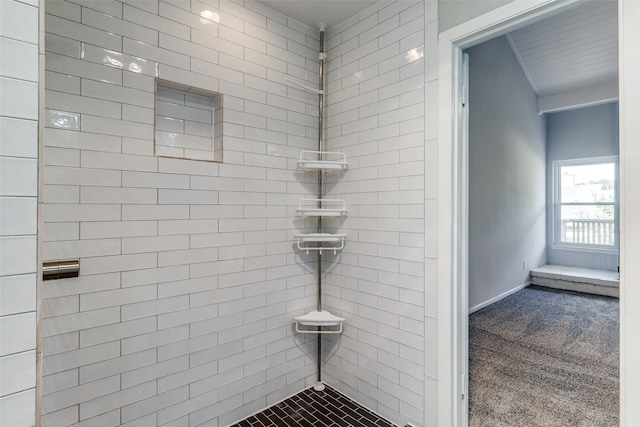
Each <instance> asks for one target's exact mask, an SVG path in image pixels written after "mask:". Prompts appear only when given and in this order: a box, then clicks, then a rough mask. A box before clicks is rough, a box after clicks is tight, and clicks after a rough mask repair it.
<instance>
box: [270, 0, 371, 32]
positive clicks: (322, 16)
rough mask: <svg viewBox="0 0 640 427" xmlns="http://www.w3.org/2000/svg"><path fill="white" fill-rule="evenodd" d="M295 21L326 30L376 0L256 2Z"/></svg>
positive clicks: (271, 0) (280, 0)
mask: <svg viewBox="0 0 640 427" xmlns="http://www.w3.org/2000/svg"><path fill="white" fill-rule="evenodd" d="M257 1H258V3H262V4H264V5H265V6H269V7H270V8H272V9H275V10H277V11H278V12H280V13H283V14H285V15H287V16H289V17H291V18H293V19H295V20H297V21H300V22H302V23H303V24H307V25H308V26H310V27H312V28H316V27H317V25H318V23H320V22H323V23H325V24H327V27H328V28H331V27H333V26H335V25H338V24H340V23H342V22H344V21H346V20H347V19H349V18H351V17H352V16H354V15H357V14H358V13H360V12H361V11H363V10H365V9H366V8H368V7H369V6H371V5H372V4H375V3H377V2H378V0H257Z"/></svg>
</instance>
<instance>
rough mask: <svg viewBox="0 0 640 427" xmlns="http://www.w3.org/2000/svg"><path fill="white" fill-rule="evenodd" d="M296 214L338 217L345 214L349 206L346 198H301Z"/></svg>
mask: <svg viewBox="0 0 640 427" xmlns="http://www.w3.org/2000/svg"><path fill="white" fill-rule="evenodd" d="M319 206H322V207H319ZM296 214H298V215H299V216H316V217H317V216H322V217H338V216H345V215H346V214H347V208H346V205H345V203H344V200H341V199H301V200H300V203H299V204H298V209H296Z"/></svg>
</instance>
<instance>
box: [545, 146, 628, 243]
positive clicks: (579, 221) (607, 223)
mask: <svg viewBox="0 0 640 427" xmlns="http://www.w3.org/2000/svg"><path fill="white" fill-rule="evenodd" d="M617 177H618V158H617V156H612V157H598V158H592V159H579V160H563V161H556V162H554V183H555V194H554V234H555V244H556V245H559V246H573V247H576V248H579V247H582V248H591V249H603V250H606V249H609V250H611V249H617V247H618V233H617V230H618V226H617V224H618V178H617Z"/></svg>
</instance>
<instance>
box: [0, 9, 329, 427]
mask: <svg viewBox="0 0 640 427" xmlns="http://www.w3.org/2000/svg"><path fill="white" fill-rule="evenodd" d="M5 3H6V2H5V1H4V0H3V1H2V4H3V5H4V4H5ZM15 3H16V5H18V6H20V7H23V6H22V3H17V2H15ZM44 4H45V8H46V22H45V30H46V35H45V41H46V43H45V45H46V78H45V89H46V93H45V99H46V117H45V127H46V128H45V134H44V144H45V146H46V147H45V148H46V152H45V154H46V155H45V156H44V164H45V165H44V184H45V188H44V192H43V194H42V197H43V200H44V201H45V203H44V207H43V217H44V230H43V241H44V242H43V250H44V256H45V258H48V259H58V258H80V277H78V278H71V279H61V280H56V281H47V282H45V283H44V284H43V288H42V303H43V307H42V336H43V338H42V350H43V355H44V357H43V387H42V394H43V396H42V426H43V427H51V426H67V425H76V424H77V425H101V426H102V425H104V426H108V425H127V426H156V425H167V426H169V425H170V426H176V427H177V426H196V425H207V426H218V425H219V426H224V425H228V424H230V423H232V422H234V421H236V420H238V419H241V418H244V417H245V416H247V415H250V414H251V413H254V412H255V411H257V410H260V409H262V408H264V407H266V406H268V405H270V404H272V403H275V402H277V401H279V400H282V399H283V398H285V397H287V396H289V395H291V394H293V393H296V392H298V391H300V390H302V389H303V388H305V387H307V386H309V385H310V384H311V383H313V382H314V381H315V369H316V365H315V339H313V338H308V337H306V336H296V335H294V334H293V330H292V328H291V322H292V319H293V317H294V316H296V315H300V314H303V313H304V312H305V311H306V310H308V309H310V308H311V307H313V306H314V303H315V298H316V288H315V279H314V272H315V267H314V265H315V264H314V261H315V258H314V257H311V256H306V255H304V254H300V253H296V252H295V251H294V245H293V235H294V234H296V233H298V232H300V230H306V229H310V227H311V224H307V223H305V222H304V221H302V220H297V219H295V209H296V207H297V202H298V199H300V198H302V197H307V196H309V194H313V193H315V177H314V176H313V175H312V174H309V175H308V176H307V175H305V174H304V173H299V172H296V170H295V164H296V159H297V157H298V155H299V152H300V150H302V149H314V148H315V147H316V146H317V141H316V139H315V135H317V120H316V119H315V118H314V115H315V114H317V96H314V95H312V94H307V93H304V92H301V91H300V90H298V89H296V88H290V87H288V86H287V85H286V84H285V80H284V77H285V74H291V75H293V76H295V77H297V78H300V79H303V80H308V81H311V82H315V81H317V78H318V74H317V73H318V71H317V69H318V63H317V53H314V52H317V45H318V34H317V30H316V29H312V28H308V27H306V26H304V25H301V24H300V23H298V22H295V21H292V20H290V19H288V18H287V17H285V16H283V15H279V14H277V13H276V12H273V11H270V10H269V9H267V8H265V7H263V6H261V5H259V4H258V3H255V2H253V1H250V0H247V1H240V2H238V1H229V0H213V1H209V0H207V1H202V2H201V1H198V0H193V1H167V2H165V1H157V0H123V1H117V0H113V1H95V0H69V1H65V0H47V1H46V2H45V3H44ZM18 29H19V28H18ZM3 46H4V45H3ZM26 54H27V52H26V51H25V55H26ZM156 76H157V77H159V78H160V79H162V80H165V81H172V82H175V83H178V84H182V85H188V86H193V87H197V88H201V89H204V90H207V91H210V92H214V93H220V94H222V96H223V98H224V126H223V127H216V128H215V130H214V135H213V136H212V135H211V134H210V133H211V131H210V129H204V128H203V123H206V124H207V126H209V125H210V122H211V116H210V113H211V112H210V111H209V119H204V118H203V119H202V120H192V116H191V115H187V116H185V117H183V116H180V115H179V114H178V113H180V112H179V111H178V112H176V111H173V113H172V114H161V117H159V118H157V117H156V113H155V112H154V110H155V107H156V105H155V98H154V79H155V77H156ZM12 78H13V77H12ZM3 88H4V86H3ZM3 92H4V91H3ZM164 95H166V93H165V94H164ZM188 98H189V97H186V98H184V99H183V102H182V104H184V107H185V108H187V107H189V108H191V107H192V102H195V103H196V104H198V102H196V101H198V100H197V99H195V98H194V99H188ZM158 99H159V101H160V102H162V100H163V99H164V98H163V93H162V92H161V93H159V97H158ZM3 105H4V104H3ZM17 107H18V106H16V108H17ZM3 111H4V110H3ZM20 111H24V113H25V114H27V113H29V114H30V110H29V108H23V107H22V106H20ZM198 111H204V110H198ZM191 112H196V113H197V111H196V109H194V110H193V111H191ZM169 119H173V120H169ZM3 120H5V119H4V118H3ZM7 120H9V119H7ZM11 120H13V119H11ZM207 120H209V121H208V122H207ZM217 120H219V118H218V119H216V118H214V121H217ZM154 121H156V123H157V128H156V131H158V132H172V133H177V134H180V135H185V136H186V135H189V138H184V141H182V143H181V145H180V147H179V149H180V150H182V151H181V153H180V155H179V156H180V157H188V158H193V157H194V154H193V152H192V151H198V150H200V151H207V152H209V153H210V154H211V153H213V154H214V157H215V158H216V159H218V158H219V157H221V156H222V154H221V153H220V152H219V147H218V146H217V145H216V143H215V142H216V140H217V139H219V137H224V144H225V146H224V163H215V162H206V161H195V160H184V159H176V158H166V157H158V156H155V155H154V139H155V138H156V135H155V133H156V131H154ZM3 123H4V122H3ZM22 125H23V123H22V122H20V126H22ZM3 129H4V126H3ZM14 129H23V130H22V131H23V132H27V133H28V132H31V129H30V128H29V127H28V126H22V127H14ZM3 132H4V130H3ZM16 132H17V130H16ZM219 132H221V133H219ZM162 138H163V135H162V134H161V135H160V138H159V140H160V141H162V140H163V139H162ZM212 139H213V141H212ZM3 140H4V136H3ZM156 143H157V141H156ZM203 144H204V145H203ZM205 146H206V147H205ZM157 147H158V146H157V145H156V150H157ZM167 147H169V145H167ZM203 147H204V148H205V149H203ZM173 148H175V147H173ZM22 149H23V152H25V153H29V151H28V150H27V149H26V147H22ZM33 152H34V153H35V150H33ZM162 154H163V155H165V154H168V155H173V154H171V153H162ZM196 154H197V153H196ZM18 157H21V158H19V159H17V160H15V162H22V163H20V167H21V168H23V169H21V170H23V171H24V173H25V174H27V173H28V174H30V173H31V169H30V164H29V163H28V161H29V160H30V157H29V156H25V155H24V154H21V155H20V156H18ZM31 158H33V156H31ZM199 158H200V157H199ZM208 160H210V159H208ZM3 161H4V158H3ZM34 163H35V162H34ZM17 166H18V165H17V164H16V167H17ZM3 170H4V167H3ZM32 182H33V178H32V177H31V175H28V176H27V175H25V178H24V179H22V180H20V181H19V182H17V181H16V182H12V183H11V184H6V186H7V189H11V191H14V190H15V191H17V190H20V191H22V192H24V193H25V194H19V195H14V194H10V195H8V196H12V197H14V196H25V197H26V196H29V197H32V196H34V195H35V193H34V192H33V190H34V189H32ZM4 186H5V184H4V181H3V189H4ZM8 203H9V204H11V205H15V204H16V203H22V201H21V200H13V199H12V200H11V201H9V202H8ZM2 218H3V221H4V220H5V219H4V218H5V217H4V215H3V217H2ZM25 218H26V217H25V216H21V217H16V218H15V219H14V220H13V221H14V222H15V226H14V227H16V229H18V228H19V229H23V230H25V232H24V233H25V234H27V235H29V234H31V233H33V234H34V233H35V230H34V229H33V228H32V227H31V225H30V224H29V223H28V222H27V221H26V219H25ZM23 237H25V236H11V239H14V240H12V241H11V242H9V241H7V245H8V246H7V247H9V246H10V247H11V248H16V249H15V250H18V249H20V250H24V251H31V250H33V249H32V245H31V241H30V240H28V239H23ZM18 238H19V239H22V240H18ZM33 241H34V242H35V237H33ZM3 242H4V241H3ZM12 250H13V249H12ZM3 258H4V249H3ZM11 268H14V269H18V268H19V269H21V270H20V272H16V275H18V274H23V273H24V274H25V275H27V274H28V273H30V274H31V276H29V277H31V280H35V279H34V278H33V270H31V271H24V272H22V270H24V269H25V268H26V267H24V268H23V266H22V263H19V262H12V263H11ZM15 277H18V276H15ZM12 278H13V276H12ZM15 280H18V279H15ZM2 286H3V292H4V289H5V287H6V289H14V288H17V286H18V283H17V282H15V281H14V280H12V281H11V282H6V285H5V282H4V280H3V282H2ZM3 296H4V295H3ZM29 298H30V295H22V294H20V295H17V294H16V302H15V306H16V307H18V306H20V307H21V306H24V305H25V304H26V301H27V300H28V299H29ZM3 307H4V298H3ZM27 308H28V307H27ZM25 310H26V309H25ZM31 310H32V308H31ZM27 311H28V310H27ZM30 315H31V314H29V313H27V314H23V313H21V314H20V316H30ZM32 317H33V319H32V320H35V314H33V316H32ZM14 320H15V321H24V322H26V323H28V322H29V321H30V320H29V319H28V318H25V319H23V318H22V317H18V316H16V317H15V319H14ZM18 342H19V343H21V346H22V347H24V349H22V347H21V348H20V349H16V351H21V352H24V355H25V359H23V360H18V359H11V361H10V362H8V363H11V366H17V365H19V364H20V363H23V364H24V363H27V358H29V357H31V358H32V357H33V351H32V349H33V345H32V343H29V342H25V343H22V342H21V341H16V343H18ZM22 344H24V345H22ZM13 391H15V392H16V393H14V394H12V395H11V396H13V397H14V398H13V400H12V402H13V401H16V402H17V401H18V397H19V396H18V395H19V393H17V392H18V390H13V389H12V392H13ZM3 409H4V407H3ZM3 425H4V423H3ZM7 425H18V424H12V423H9V424H7Z"/></svg>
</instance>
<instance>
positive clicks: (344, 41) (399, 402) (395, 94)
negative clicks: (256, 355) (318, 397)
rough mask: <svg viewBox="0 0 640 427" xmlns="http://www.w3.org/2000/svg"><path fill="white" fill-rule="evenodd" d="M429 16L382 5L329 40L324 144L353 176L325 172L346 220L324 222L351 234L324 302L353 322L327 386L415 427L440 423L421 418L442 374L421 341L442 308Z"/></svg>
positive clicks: (418, 9)
mask: <svg viewBox="0 0 640 427" xmlns="http://www.w3.org/2000/svg"><path fill="white" fill-rule="evenodd" d="M426 3H429V2H426ZM424 8H425V2H421V1H397V2H380V3H379V4H377V5H374V6H372V7H371V8H369V9H367V10H365V11H364V12H361V13H360V14H359V15H357V16H356V17H354V18H352V19H350V20H349V21H347V22H345V23H344V24H342V25H340V26H338V27H336V28H330V29H329V30H328V40H327V45H328V47H329V49H328V63H327V69H328V78H327V80H328V81H327V91H328V96H327V119H326V122H327V127H328V129H327V134H328V139H327V146H328V149H330V150H335V151H342V152H344V153H346V154H347V156H348V159H349V170H348V171H346V172H345V173H344V174H342V175H340V176H337V175H336V176H334V175H328V176H327V178H328V179H327V184H326V189H327V193H328V195H329V197H335V198H341V199H344V200H345V202H346V204H347V207H348V209H349V213H348V216H347V217H346V218H344V219H332V220H330V221H326V223H327V225H328V226H329V227H330V228H332V229H333V230H336V231H337V232H340V233H346V234H347V235H348V242H347V244H346V246H345V249H344V250H343V251H342V253H341V254H339V255H337V256H333V255H332V254H330V255H327V256H325V257H324V264H325V266H324V270H325V271H327V274H326V276H325V277H326V285H325V288H324V289H325V292H326V296H325V305H326V306H327V308H328V309H330V310H331V311H332V312H333V313H334V314H337V315H339V316H342V317H345V318H346V319H347V321H346V322H345V329H344V333H343V334H342V336H337V337H336V336H329V338H327V339H325V340H324V341H323V345H324V354H325V358H326V365H324V378H325V380H327V381H328V382H329V384H331V385H332V386H333V387H335V388H337V389H338V390H341V391H342V392H343V393H345V394H346V395H347V396H349V397H351V398H353V399H354V400H356V401H358V402H359V403H361V404H363V405H365V406H367V407H368V408H370V409H372V410H373V411H375V412H377V413H379V414H381V415H382V416H384V417H386V418H388V419H389V420H391V421H393V422H395V423H397V424H398V425H405V424H406V423H407V422H410V423H411V424H413V425H416V426H422V425H434V424H432V423H433V419H434V417H435V415H434V414H433V412H431V413H430V414H426V412H425V378H426V375H427V374H429V375H432V376H434V377H435V371H434V370H433V368H434V367H435V360H431V355H432V354H435V353H433V352H435V340H430V341H429V342H426V341H425V332H426V330H427V329H428V335H429V336H430V337H435V332H436V331H435V329H434V328H435V326H433V325H435V321H434V322H432V323H433V325H432V323H426V322H425V319H426V318H425V301H427V302H428V304H429V307H430V308H431V307H433V304H434V303H435V300H433V299H432V298H433V295H432V294H431V293H430V294H429V295H428V298H426V297H425V256H427V255H428V256H435V254H433V253H429V254H426V253H425V229H424V226H425V210H424V202H425V197H426V196H425V188H429V189H432V188H436V186H435V183H434V182H428V181H427V182H425V109H424V99H425V98H424V94H425V88H424V86H425V73H424V70H425V64H424V62H425V47H424V41H425V39H424V29H425V11H424ZM434 53H435V52H430V54H434ZM429 154H431V153H429ZM429 161H431V159H429ZM430 191H432V190H430ZM429 267H430V268H429V269H428V270H429V274H432V272H433V271H435V269H434V268H433V266H429ZM433 285H434V286H435V284H433ZM429 314H430V315H431V316H434V314H435V312H434V311H433V309H431V311H430V313H429ZM425 348H426V351H427V352H428V354H429V357H428V358H426V356H425ZM425 360H428V362H429V365H428V366H425ZM430 409H431V408H430Z"/></svg>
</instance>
